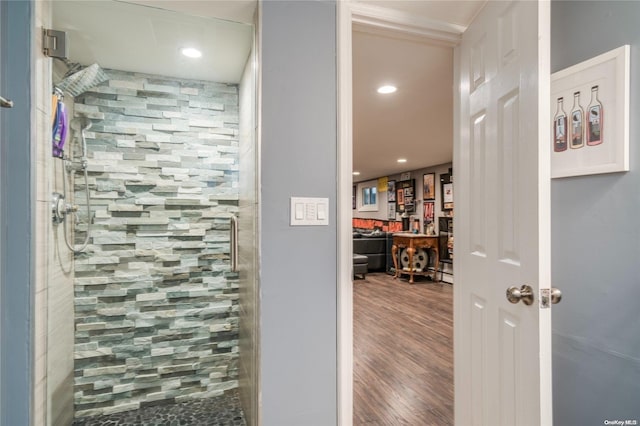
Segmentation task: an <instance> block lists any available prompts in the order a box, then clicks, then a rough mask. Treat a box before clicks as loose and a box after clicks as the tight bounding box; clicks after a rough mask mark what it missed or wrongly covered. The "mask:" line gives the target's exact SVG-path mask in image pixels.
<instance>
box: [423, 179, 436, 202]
mask: <svg viewBox="0 0 640 426" xmlns="http://www.w3.org/2000/svg"><path fill="white" fill-rule="evenodd" d="M422 199H423V200H425V201H426V200H435V199H436V174H435V173H427V174H425V175H423V176H422Z"/></svg>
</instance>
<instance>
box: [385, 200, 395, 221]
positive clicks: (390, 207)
mask: <svg viewBox="0 0 640 426" xmlns="http://www.w3.org/2000/svg"><path fill="white" fill-rule="evenodd" d="M387 218H388V219H395V218H396V203H389V204H387Z"/></svg>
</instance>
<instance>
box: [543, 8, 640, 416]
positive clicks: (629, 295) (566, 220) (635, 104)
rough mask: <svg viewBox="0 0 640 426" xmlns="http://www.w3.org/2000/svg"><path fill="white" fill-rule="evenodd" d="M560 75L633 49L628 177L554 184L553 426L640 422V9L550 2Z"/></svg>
mask: <svg viewBox="0 0 640 426" xmlns="http://www.w3.org/2000/svg"><path fill="white" fill-rule="evenodd" d="M551 16H552V21H551V24H552V25H551V29H552V32H551V66H552V71H558V70H560V69H563V68H566V67H568V66H570V65H574V64H576V63H578V62H581V61H583V60H585V59H588V58H591V57H593V56H596V55H598V54H601V53H604V52H606V51H608V50H611V49H613V48H616V47H619V46H621V45H623V44H630V45H631V111H630V112H631V114H630V116H631V129H630V135H631V137H630V155H631V161H630V165H631V171H630V172H627V173H614V174H607V175H593V176H584V177H575V178H565V179H556V180H554V181H553V182H552V187H551V188H552V212H551V213H552V218H553V219H552V258H553V263H552V271H553V284H554V286H555V287H558V288H560V289H561V290H562V292H563V294H564V296H563V300H562V303H561V304H560V305H557V306H556V307H555V308H554V311H553V345H554V347H553V392H554V400H553V401H554V421H555V424H557V425H563V426H572V425H602V424H603V422H604V420H627V419H634V420H638V421H640V404H639V401H640V310H639V309H638V300H640V283H639V282H638V280H639V279H640V262H639V259H640V221H639V220H638V217H639V214H640V170H638V166H639V165H640V161H639V160H640V150H638V139H639V138H640V121H638V118H637V117H638V114H639V113H640V81H639V80H638V79H637V76H638V66H639V65H640V63H639V62H638V60H639V59H640V26H638V21H639V20H640V2H612V1H598V2H593V1H587V2H577V1H575V2H574V1H554V2H553V3H552V9H551Z"/></svg>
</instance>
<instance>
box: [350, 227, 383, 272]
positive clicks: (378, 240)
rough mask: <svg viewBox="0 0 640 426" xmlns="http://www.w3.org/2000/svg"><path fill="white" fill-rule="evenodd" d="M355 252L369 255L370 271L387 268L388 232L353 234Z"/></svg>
mask: <svg viewBox="0 0 640 426" xmlns="http://www.w3.org/2000/svg"><path fill="white" fill-rule="evenodd" d="M353 252H354V253H355V254H361V255H364V256H367V259H368V267H367V268H368V270H369V271H386V270H387V234H386V233H384V232H381V233H372V234H359V233H354V234H353Z"/></svg>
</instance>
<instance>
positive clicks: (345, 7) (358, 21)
mask: <svg viewBox="0 0 640 426" xmlns="http://www.w3.org/2000/svg"><path fill="white" fill-rule="evenodd" d="M354 27H357V28H358V29H359V30H362V31H366V32H372V33H375V34H382V35H385V34H388V35H390V34H393V35H394V36H395V37H401V38H403V39H407V40H414V41H428V42H430V43H436V44H439V45H445V46H450V47H451V48H454V47H455V46H457V45H458V43H459V42H460V40H461V36H462V33H463V32H464V30H465V29H466V28H465V27H463V26H460V25H453V24H449V23H445V22H441V21H435V20H431V19H426V18H418V17H416V16H413V15H410V14H408V13H404V12H399V11H395V10H391V9H386V8H381V7H377V6H370V5H366V4H360V3H351V2H348V1H338V2H337V28H336V30H337V56H338V66H337V73H338V75H337V82H338V135H337V136H338V153H337V156H338V158H337V166H338V176H337V178H338V179H337V180H338V188H337V190H338V194H337V200H338V201H337V204H338V205H337V229H338V242H337V247H336V248H337V256H338V258H337V277H336V278H337V286H338V288H337V297H338V300H337V305H338V307H337V323H338V330H337V334H338V336H337V340H338V341H337V347H338V348H337V350H338V353H337V361H338V363H337V367H338V368H337V375H338V377H337V385H338V389H337V406H338V418H337V421H338V422H337V423H338V425H342V426H347V425H351V424H352V422H353V281H352V279H353V276H352V273H351V271H352V250H353V239H352V238H351V233H352V220H351V219H352V215H353V213H352V209H351V197H352V194H351V191H352V188H351V186H352V182H353V176H352V174H351V172H352V168H353V164H352V160H353V138H352V128H353V126H352V124H353V122H352V119H353V114H352V113H353V100H352V89H353V85H352V79H353V67H352V50H353V46H352V29H353V28H354ZM455 71H456V70H455V69H454V73H455ZM453 113H454V121H453V122H454V124H455V123H457V122H458V118H457V110H455V105H454V111H453ZM454 135H455V133H454Z"/></svg>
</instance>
